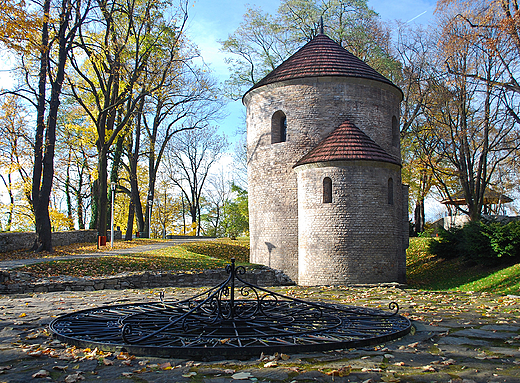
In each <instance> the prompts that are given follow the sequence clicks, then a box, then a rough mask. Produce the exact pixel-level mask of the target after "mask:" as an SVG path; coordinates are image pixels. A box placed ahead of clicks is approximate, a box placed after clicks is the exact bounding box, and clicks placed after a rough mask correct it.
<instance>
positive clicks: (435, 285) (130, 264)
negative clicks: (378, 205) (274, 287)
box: [17, 238, 520, 295]
mask: <svg viewBox="0 0 520 383" xmlns="http://www.w3.org/2000/svg"><path fill="white" fill-rule="evenodd" d="M432 240H435V239H432V238H410V247H409V248H408V251H407V281H408V286H409V287H411V288H417V289H421V290H430V291H431V290H433V291H476V292H478V291H481V292H490V293H497V294H514V295H520V264H516V265H512V266H502V267H494V268H490V267H485V266H481V265H472V266H468V265H467V264H465V263H464V262H463V261H462V260H460V259H454V260H444V259H439V258H436V257H435V256H432V255H431V254H429V253H428V243H429V241H432ZM148 241H149V240H148ZM146 243H149V242H147V240H143V239H141V240H137V241H131V243H125V242H124V241H122V242H116V246H136V245H141V244H146ZM85 246H86V245H76V246H74V247H69V248H62V249H58V250H57V251H56V253H55V254H53V255H67V254H77V253H89V252H95V250H96V246H95V245H89V246H90V247H89V246H86V247H85ZM25 253H26V254H27V252H25ZM232 257H235V259H236V260H237V262H238V263H239V264H243V265H249V266H250V267H255V265H251V264H249V263H248V262H249V239H248V238H239V239H238V240H230V239H217V240H213V241H204V242H192V243H185V244H182V245H178V246H174V247H170V248H165V249H161V250H155V251H151V252H147V253H135V254H129V255H121V256H109V257H96V258H87V259H71V260H64V261H54V262H44V263H40V264H35V265H31V266H25V267H23V268H19V269H17V270H20V271H26V272H30V273H32V274H34V275H35V276H36V277H49V276H57V275H70V276H103V275H115V274H119V273H124V272H140V271H146V270H149V271H188V272H189V271H198V270H205V269H215V268H221V267H225V265H227V264H228V263H229V261H230V259H231V258H232Z"/></svg>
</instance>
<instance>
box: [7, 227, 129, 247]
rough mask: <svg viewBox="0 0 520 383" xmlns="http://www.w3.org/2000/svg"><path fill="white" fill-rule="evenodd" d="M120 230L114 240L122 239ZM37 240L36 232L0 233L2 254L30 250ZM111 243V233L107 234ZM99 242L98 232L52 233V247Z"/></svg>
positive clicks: (115, 233) (116, 232)
mask: <svg viewBox="0 0 520 383" xmlns="http://www.w3.org/2000/svg"><path fill="white" fill-rule="evenodd" d="M121 238H122V233H121V231H120V230H117V231H114V239H121ZM35 239H36V233H34V232H8V233H0V253H5V252H7V251H16V250H29V249H30V248H32V246H33V244H34V241H35ZM107 241H110V231H109V232H108V233H107ZM85 242H94V243H95V242H97V230H71V231H56V232H53V233H52V246H66V245H70V244H72V243H85Z"/></svg>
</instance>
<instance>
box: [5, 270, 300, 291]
mask: <svg viewBox="0 0 520 383" xmlns="http://www.w3.org/2000/svg"><path fill="white" fill-rule="evenodd" d="M227 276H228V274H227V273H226V271H225V270H224V269H218V270H204V271H199V272H157V273H152V272H148V271H146V272H142V273H128V274H121V275H116V276H109V277H98V278H76V277H65V276H62V277H57V278H48V279H41V280H37V281H35V280H34V278H33V277H32V276H31V274H29V273H21V272H17V271H0V294H28V293H46V292H54V291H95V290H105V289H106V290H122V289H137V288H161V287H201V286H214V285H217V284H218V283H220V282H222V281H224V280H225V279H226V278H227ZM241 277H243V279H244V280H246V281H247V282H249V283H252V284H255V285H257V286H289V285H294V282H293V281H291V279H290V278H289V277H287V276H286V275H285V274H284V273H282V272H280V271H278V270H272V269H269V268H267V267H261V268H258V269H253V270H248V271H247V273H246V274H245V275H244V276H241Z"/></svg>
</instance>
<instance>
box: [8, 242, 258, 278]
mask: <svg viewBox="0 0 520 383" xmlns="http://www.w3.org/2000/svg"><path fill="white" fill-rule="evenodd" d="M232 256H234V257H235V258H236V260H237V262H238V263H239V264H244V263H247V262H249V241H248V240H246V239H244V240H240V241H231V240H225V239H223V240H216V241H204V242H196V243H186V244H182V245H178V246H173V247H168V248H164V249H160V250H155V251H150V252H146V253H136V254H128V255H118V256H108V257H96V258H84V259H70V260H63V261H52V262H43V263H38V264H34V265H29V266H24V267H20V268H18V269H17V270H19V271H24V272H29V273H31V274H33V275H34V276H35V277H39V278H45V277H51V276H59V275H69V276H76V277H81V276H93V277H99V276H104V275H115V274H120V273H126V272H142V271H188V272H190V271H200V270H206V269H216V268H222V267H225V266H226V265H227V264H229V261H230V259H231V257H232Z"/></svg>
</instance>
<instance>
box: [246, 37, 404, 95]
mask: <svg viewBox="0 0 520 383" xmlns="http://www.w3.org/2000/svg"><path fill="white" fill-rule="evenodd" d="M321 76H344V77H358V78H366V79H371V80H376V81H381V82H384V83H387V84H390V85H393V86H395V85H394V84H393V83H392V82H391V81H390V80H388V79H387V78H386V77H384V76H383V75H381V74H379V73H378V72H377V71H376V70H374V69H373V68H371V67H370V66H369V65H368V64H366V63H365V62H364V61H362V60H360V59H358V58H357V57H356V56H354V55H353V54H352V53H350V52H349V51H347V50H346V49H345V48H343V47H342V46H341V45H339V44H338V43H336V42H335V41H334V40H332V39H331V38H329V37H328V36H326V35H324V34H319V35H317V36H316V37H315V38H314V39H312V40H311V41H309V42H308V43H307V44H305V45H304V46H303V47H302V48H301V49H300V50H299V51H297V52H296V53H295V54H293V55H292V56H291V57H289V58H288V59H287V60H285V61H284V62H283V63H282V64H280V66H278V67H277V68H276V69H275V70H273V71H272V72H271V73H269V74H268V75H267V76H265V77H264V78H263V79H262V80H260V81H259V82H257V83H256V84H255V85H254V86H253V87H252V88H251V89H249V90H248V91H247V92H246V94H247V93H248V92H249V91H251V90H253V89H255V88H258V87H260V86H263V85H267V84H271V83H274V82H278V81H284V80H291V79H296V78H305V77H321ZM396 88H397V87H396ZM398 89H399V88H398Z"/></svg>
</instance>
